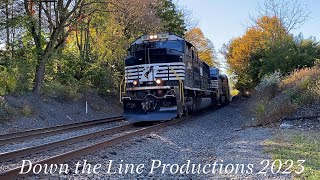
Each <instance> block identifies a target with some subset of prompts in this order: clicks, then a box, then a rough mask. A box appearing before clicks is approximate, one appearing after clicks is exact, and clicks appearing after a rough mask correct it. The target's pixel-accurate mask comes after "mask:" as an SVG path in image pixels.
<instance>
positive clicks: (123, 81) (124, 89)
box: [120, 77, 127, 103]
mask: <svg viewBox="0 0 320 180" xmlns="http://www.w3.org/2000/svg"><path fill="white" fill-rule="evenodd" d="M123 83H124V88H123V92H122V85H123ZM126 84H127V83H126V80H125V77H123V80H122V81H121V83H120V103H123V101H122V94H125V92H126Z"/></svg>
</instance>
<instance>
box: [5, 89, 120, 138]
mask: <svg viewBox="0 0 320 180" xmlns="http://www.w3.org/2000/svg"><path fill="white" fill-rule="evenodd" d="M86 102H87V104H88V109H87V113H86ZM0 105H1V106H0V132H1V133H2V134H3V133H10V132H14V131H20V130H27V129H34V128H41V127H48V126H55V125H59V124H65V123H72V122H79V121H84V120H91V119H97V118H105V117H112V116H119V115H121V114H122V108H121V105H120V103H119V102H118V99H116V98H114V97H108V98H106V99H104V98H101V97H100V96H98V95H95V94H91V95H87V96H84V97H83V98H81V99H79V100H76V101H74V102H66V101H64V100H61V99H59V100H57V99H53V98H46V97H38V96H35V95H34V94H32V93H28V94H26V95H23V96H5V97H1V99H0Z"/></svg>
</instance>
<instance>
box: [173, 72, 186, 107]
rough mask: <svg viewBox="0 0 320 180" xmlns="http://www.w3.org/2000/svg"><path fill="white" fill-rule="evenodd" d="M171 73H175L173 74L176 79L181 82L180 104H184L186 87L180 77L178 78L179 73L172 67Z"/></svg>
mask: <svg viewBox="0 0 320 180" xmlns="http://www.w3.org/2000/svg"><path fill="white" fill-rule="evenodd" d="M170 69H171V71H172V72H173V74H174V75H175V76H176V78H177V79H178V80H179V86H180V88H179V89H180V100H179V102H181V100H182V103H183V104H184V86H183V81H182V80H181V79H180V77H179V76H178V73H177V72H176V71H175V70H174V69H173V68H172V67H170Z"/></svg>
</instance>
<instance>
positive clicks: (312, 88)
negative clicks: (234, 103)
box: [249, 65, 320, 125]
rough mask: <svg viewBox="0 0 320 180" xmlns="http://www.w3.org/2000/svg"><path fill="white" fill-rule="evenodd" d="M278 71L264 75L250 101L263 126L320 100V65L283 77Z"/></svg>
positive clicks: (252, 109)
mask: <svg viewBox="0 0 320 180" xmlns="http://www.w3.org/2000/svg"><path fill="white" fill-rule="evenodd" d="M280 79H281V78H280V76H279V73H275V74H273V75H270V76H266V77H265V78H263V81H262V82H261V84H259V85H258V87H257V88H256V91H255V92H254V94H253V95H252V98H251V99H250V101H249V109H250V110H251V113H252V114H254V116H255V118H254V119H255V121H256V122H255V123H254V124H259V125H264V124H268V123H272V122H277V121H279V120H281V119H282V118H284V117H286V116H290V115H291V114H292V113H294V112H295V111H296V110H297V109H298V108H300V107H303V106H305V105H308V104H312V103H315V102H319V101H320V67H319V66H317V65H316V66H314V67H312V68H304V69H301V70H297V71H294V72H293V73H291V74H290V75H288V76H286V77H284V78H282V80H280Z"/></svg>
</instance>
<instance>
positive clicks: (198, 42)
mask: <svg viewBox="0 0 320 180" xmlns="http://www.w3.org/2000/svg"><path fill="white" fill-rule="evenodd" d="M185 39H186V40H187V41H189V42H190V43H191V44H193V45H194V46H195V47H196V48H197V50H198V53H199V58H200V59H201V60H203V61H204V62H206V63H207V64H208V65H210V66H212V65H214V64H216V63H215V60H214V46H213V44H212V42H211V41H210V40H209V39H207V38H206V37H205V36H204V34H203V32H202V31H201V29H200V28H193V29H191V30H189V31H188V32H186V34H185Z"/></svg>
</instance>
